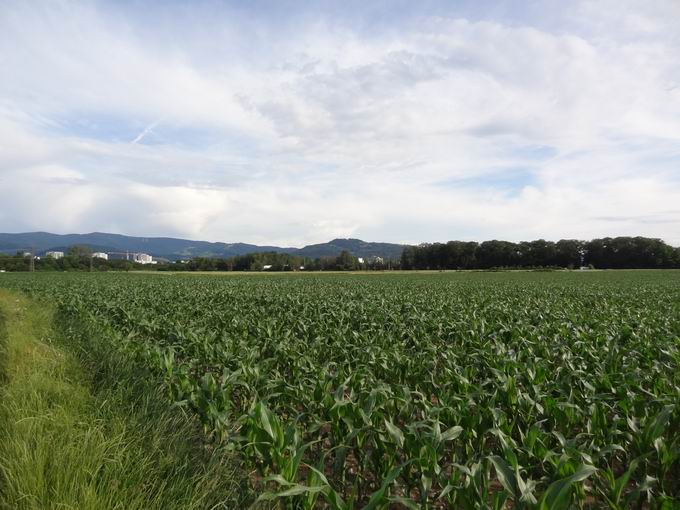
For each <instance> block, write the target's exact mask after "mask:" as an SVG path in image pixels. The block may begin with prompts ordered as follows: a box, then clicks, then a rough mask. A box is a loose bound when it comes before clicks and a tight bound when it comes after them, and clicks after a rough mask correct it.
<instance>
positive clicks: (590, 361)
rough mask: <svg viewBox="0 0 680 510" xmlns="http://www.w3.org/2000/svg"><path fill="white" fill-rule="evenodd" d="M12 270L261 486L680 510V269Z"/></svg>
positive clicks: (276, 496)
mask: <svg viewBox="0 0 680 510" xmlns="http://www.w3.org/2000/svg"><path fill="white" fill-rule="evenodd" d="M0 285H4V286H10V287H15V288H19V289H22V290H24V291H27V292H29V293H32V294H35V295H39V296H45V297H46V298H49V299H51V300H53V301H56V303H57V304H58V307H59V310H60V313H61V314H62V315H63V317H65V318H67V319H69V321H70V322H71V324H74V325H75V324H78V325H79V326H78V327H81V328H89V331H91V332H92V334H101V335H109V336H110V338H111V339H112V340H111V341H112V342H115V344H116V348H117V349H119V350H120V351H121V352H123V353H126V354H127V355H129V356H130V357H131V358H133V359H135V360H137V361H138V362H139V363H140V364H142V365H143V366H144V367H146V368H147V369H148V370H150V371H151V372H152V373H153V374H155V376H156V377H158V380H159V381H160V382H161V383H162V384H163V385H164V387H165V389H166V390H167V398H168V400H169V401H170V402H172V403H174V404H176V405H179V406H184V407H185V408H187V409H190V410H191V411H193V412H195V413H196V414H197V415H198V416H199V417H200V420H201V422H202V423H203V426H204V428H205V433H206V438H207V440H208V441H211V442H214V443H216V444H223V445H227V447H229V448H231V449H233V451H234V452H236V454H237V455H238V458H239V460H240V462H241V463H242V465H243V469H244V472H245V473H247V474H248V475H247V476H248V478H249V480H248V483H249V484H250V487H251V488H252V491H253V492H252V493H253V494H254V495H255V496H254V497H253V500H254V503H255V504H256V505H259V504H262V505H270V506H271V505H273V506H279V507H281V508H300V509H311V508H332V509H337V510H349V509H353V508H357V509H358V508H364V509H381V508H418V509H437V508H451V509H459V508H460V509H486V508H492V509H503V508H513V509H541V510H543V509H565V508H609V509H613V510H617V509H627V508H658V509H672V508H679V507H680V272H673V271H665V272H664V271H658V272H655V271H620V272H591V273H587V274H583V273H577V272H573V273H569V272H555V273H547V272H546V273H445V274H444V273H442V274H436V273H435V274H408V275H407V274H385V275H265V276H256V275H242V276H197V275H191V276H181V275H133V274H130V275H124V274H103V275H97V274H78V275H76V274H73V275H68V274H65V275H60V274H49V275H48V274H37V275H10V274H5V275H2V277H1V278H0ZM73 327H76V326H73Z"/></svg>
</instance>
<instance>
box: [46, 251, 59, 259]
mask: <svg viewBox="0 0 680 510" xmlns="http://www.w3.org/2000/svg"><path fill="white" fill-rule="evenodd" d="M45 256H46V257H49V258H51V259H63V258H64V252H63V251H48V252H46V253H45Z"/></svg>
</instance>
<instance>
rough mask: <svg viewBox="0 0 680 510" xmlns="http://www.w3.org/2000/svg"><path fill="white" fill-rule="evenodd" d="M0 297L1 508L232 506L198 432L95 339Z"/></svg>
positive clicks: (227, 469)
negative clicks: (87, 344)
mask: <svg viewBox="0 0 680 510" xmlns="http://www.w3.org/2000/svg"><path fill="white" fill-rule="evenodd" d="M62 331H63V330H62V329H61V328H57V327H55V321H54V313H53V310H52V309H51V307H50V306H46V305H45V304H44V303H39V302H36V301H32V300H29V299H28V298H26V297H24V296H21V295H19V294H14V293H10V292H7V291H3V290H0V373H1V375H0V508H2V509H10V508H11V509H38V508H40V509H57V508H59V509H71V508H72V509H83V510H87V509H92V510H94V509H97V510H99V509H109V508H116V509H142V508H143V509H172V508H178V509H179V508H182V509H185V508H189V509H191V508H194V509H199V508H200V509H204V508H238V507H239V506H240V505H239V501H238V499H237V494H238V493H239V489H238V486H237V483H236V479H237V476H236V473H235V471H234V469H233V467H232V464H231V463H230V462H229V460H228V458H227V457H226V456H225V455H224V454H223V453H222V452H215V451H213V450H211V449H209V448H208V447H206V446H205V445H204V444H203V442H202V440H201V436H200V434H201V432H200V429H199V428H198V427H197V424H196V423H195V422H194V421H192V419H191V418H190V417H189V416H186V415H184V414H183V413H182V412H181V410H179V409H172V408H168V406H167V405H166V404H165V401H166V400H165V398H164V397H162V396H161V395H159V394H158V391H159V390H157V389H155V386H154V385H153V384H151V383H149V382H147V380H148V377H145V374H144V373H142V372H139V371H138V370H136V369H135V368H134V367H133V366H131V365H130V364H129V363H127V362H126V361H125V360H124V359H122V358H116V357H115V355H114V354H113V353H112V352H106V347H105V341H99V342H97V341H94V342H92V349H88V350H84V349H79V346H80V347H82V344H81V343H80V342H82V341H83V339H82V338H80V339H78V338H68V337H64V335H63V332H62Z"/></svg>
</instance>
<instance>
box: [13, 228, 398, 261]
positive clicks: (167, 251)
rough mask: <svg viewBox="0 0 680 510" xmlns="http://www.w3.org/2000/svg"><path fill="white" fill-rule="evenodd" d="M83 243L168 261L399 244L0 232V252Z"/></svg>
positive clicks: (369, 253) (361, 252) (373, 252)
mask: <svg viewBox="0 0 680 510" xmlns="http://www.w3.org/2000/svg"><path fill="white" fill-rule="evenodd" d="M76 245H78V246H87V247H88V248H90V249H91V250H93V251H102V252H107V253H109V252H125V251H130V252H144V253H148V254H149V255H153V256H154V257H157V258H166V259H168V260H179V259H191V258H194V257H212V258H228V257H233V256H236V255H245V254H248V253H262V252H276V253H288V254H291V255H299V256H301V257H310V258H319V257H326V256H328V257H335V256H337V255H339V254H340V253H341V252H342V251H343V250H346V251H348V252H349V253H350V254H351V255H354V256H355V257H376V256H377V257H382V258H385V259H393V260H397V259H399V258H400V257H401V252H402V251H403V248H404V247H403V246H402V245H400V244H391V243H371V242H365V241H361V240H359V239H334V240H332V241H330V242H328V243H322V244H313V245H309V246H305V247H304V248H290V247H280V246H258V245H254V244H246V243H220V242H215V243H213V242H208V241H192V240H188V239H179V238H173V237H133V236H125V235H120V234H107V233H102V232H92V233H90V234H66V235H60V234H51V233H49V232H27V233H21V234H2V233H0V252H4V253H14V252H16V251H18V250H30V251H35V252H36V254H41V253H44V252H46V251H49V250H59V251H64V252H66V251H68V248H69V247H71V246H76Z"/></svg>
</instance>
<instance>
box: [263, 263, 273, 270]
mask: <svg viewBox="0 0 680 510" xmlns="http://www.w3.org/2000/svg"><path fill="white" fill-rule="evenodd" d="M271 268H272V265H271V264H265V265H264V266H262V270H263V271H269V270H270V269H271Z"/></svg>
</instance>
